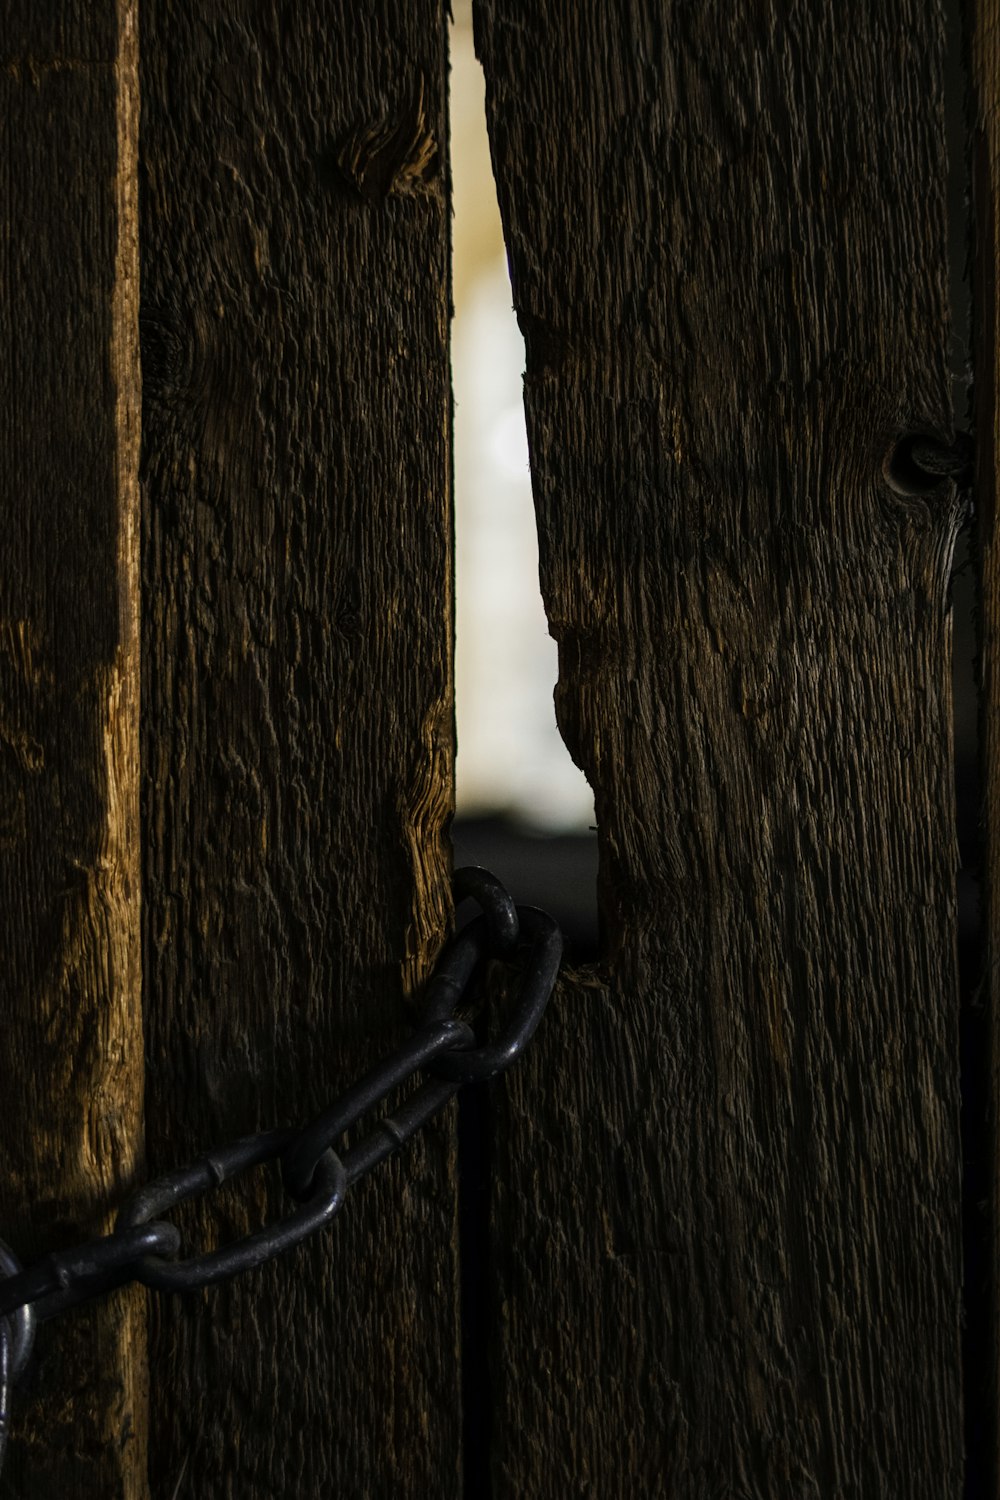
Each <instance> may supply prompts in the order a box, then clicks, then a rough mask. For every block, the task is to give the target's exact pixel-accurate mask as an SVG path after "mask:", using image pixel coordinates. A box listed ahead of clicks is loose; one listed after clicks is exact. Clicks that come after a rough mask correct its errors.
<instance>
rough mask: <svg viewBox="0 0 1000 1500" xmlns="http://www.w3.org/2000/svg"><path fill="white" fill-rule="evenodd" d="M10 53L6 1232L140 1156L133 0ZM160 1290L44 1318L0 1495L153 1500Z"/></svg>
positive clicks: (1, 636) (5, 347) (5, 240)
mask: <svg viewBox="0 0 1000 1500" xmlns="http://www.w3.org/2000/svg"><path fill="white" fill-rule="evenodd" d="M2 30H3V42H2V52H0V305H2V319H3V335H2V355H0V451H2V453H3V463H2V465H0V512H2V516H3V545H2V547H0V909H2V911H3V923H2V934H3V935H2V938H0V1015H2V1018H3V1046H2V1048H0V1136H2V1142H3V1170H2V1172H0V1234H2V1235H3V1237H4V1238H5V1239H6V1240H8V1241H9V1242H11V1243H12V1244H13V1245H14V1246H15V1248H16V1249H17V1250H18V1252H19V1253H20V1254H21V1255H22V1257H24V1258H26V1259H30V1258H33V1257H35V1256H37V1255H39V1254H41V1253H42V1252H44V1251H47V1250H52V1249H56V1248H59V1247H61V1246H64V1245H66V1244H69V1243H72V1242H73V1241H75V1240H78V1239H80V1238H81V1237H82V1236H84V1235H87V1234H96V1233H99V1232H101V1231H103V1230H104V1229H106V1228H108V1227H110V1222H111V1218H112V1215H111V1213H110V1210H111V1208H113V1206H114V1205H115V1204H116V1203H117V1202H119V1201H120V1200H121V1198H122V1196H123V1193H124V1191H125V1189H126V1188H127V1186H128V1184H129V1182H130V1180H131V1179H132V1177H133V1174H134V1172H135V1171H136V1169H137V1167H138V1166H139V1165H140V1164H141V1140H142V1119H141V1112H142V1069H143V1050H142V1016H141V1005H140V977H141V969H140V956H141V955H140V924H139V725H138V709H139V640H138V613H137V605H138V562H139V537H138V493H139V486H138V470H139V337H138V332H139V330H138V243H137V215H136V202H135V194H136V150H137V135H138V107H137V103H138V101H137V52H136V40H137V37H136V7H135V4H134V3H133V0H100V3H83V0H62V3H60V4H54V5H42V6H36V5H28V4H22V3H15V4H14V5H13V6H10V5H8V6H6V7H5V13H4V20H3V28H2ZM146 1400H147V1392H146V1369H145V1309H144V1302H143V1296H142V1293H139V1292H130V1293H123V1294H121V1295H120V1296H117V1297H115V1298H112V1299H109V1300H108V1301H105V1302H103V1303H101V1304H100V1305H99V1306H94V1307H92V1308H91V1309H90V1310H81V1311H79V1312H78V1313H76V1314H74V1315H73V1316H72V1317H70V1318H66V1319H64V1320H62V1321H60V1322H59V1323H55V1324H51V1325H48V1326H47V1327H45V1328H44V1329H43V1330H42V1332H41V1335H40V1337H39V1340H38V1359H37V1362H36V1363H35V1364H34V1366H33V1367H32V1369H31V1372H30V1376H29V1379H28V1388H27V1389H26V1390H25V1391H24V1392H23V1393H22V1394H21V1396H20V1399H19V1400H18V1401H17V1402H16V1403H15V1425H14V1437H13V1440H12V1447H11V1452H10V1455H9V1457H8V1461H7V1464H6V1466H5V1469H4V1475H3V1493H4V1495H5V1496H10V1497H12V1500H13V1497H15V1496H25V1497H27V1496H31V1497H32V1500H42V1497H47V1496H60V1497H68V1496H101V1497H102V1500H105V1497H107V1500H116V1497H120V1500H141V1497H144V1496H146V1494H147V1490H146V1474H145V1469H146V1436H145V1428H146Z"/></svg>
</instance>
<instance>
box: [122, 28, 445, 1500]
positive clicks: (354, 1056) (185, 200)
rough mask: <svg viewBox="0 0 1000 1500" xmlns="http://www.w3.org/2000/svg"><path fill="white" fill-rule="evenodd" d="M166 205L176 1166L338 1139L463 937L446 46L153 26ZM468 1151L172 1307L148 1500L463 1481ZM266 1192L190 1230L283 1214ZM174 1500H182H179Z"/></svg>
mask: <svg viewBox="0 0 1000 1500" xmlns="http://www.w3.org/2000/svg"><path fill="white" fill-rule="evenodd" d="M142 91H143V110H142V130H141V161H142V168H141V171H142V175H141V185H142V190H141V210H142V241H143V244H142V286H143V305H142V320H143V375H144V382H145V399H144V437H143V473H144V484H145V498H146V508H145V518H146V523H145V530H144V538H143V549H144V550H143V580H144V589H145V601H146V602H145V611H144V627H143V628H144V637H143V645H144V658H143V660H144V669H143V751H144V774H143V798H144V801H143V820H144V824H143V826H144V832H145V854H144V861H145V862H144V876H145V881H146V892H147V900H146V906H145V913H146V915H145V927H144V934H145V949H144V953H145V961H146V975H147V981H148V987H149V1009H148V1016H149V1028H148V1047H149V1068H150V1073H149V1080H148V1092H149V1102H148V1121H149V1127H148V1142H149V1151H150V1156H151V1161H152V1164H154V1165H155V1166H157V1167H168V1166H171V1165H173V1164H175V1163H178V1162H181V1161H183V1160H185V1159H187V1158H189V1157H190V1156H191V1155H192V1154H193V1153H194V1154H197V1153H198V1152H199V1151H201V1150H202V1149H204V1148H205V1147H207V1146H209V1145H211V1144H212V1143H215V1142H219V1141H222V1140H226V1139H229V1138H231V1137H234V1136H239V1135H240V1134H241V1133H244V1132H246V1131H249V1130H252V1129H254V1128H256V1127H257V1126H258V1125H259V1124H264V1125H270V1124H272V1123H274V1122H283V1121H296V1120H300V1119H303V1118H306V1117H308V1116H309V1114H310V1113H311V1112H313V1111H315V1110H316V1109H318V1108H319V1107H320V1106H321V1105H322V1104H324V1103H325V1102H327V1100H328V1099H329V1097H330V1096H331V1095H332V1094H334V1093H335V1092H336V1091H337V1090H338V1089H339V1088H340V1087H342V1086H343V1085H344V1084H345V1083H346V1082H347V1081H348V1080H349V1079H351V1078H353V1077H354V1076H355V1075H356V1074H357V1073H358V1071H359V1069H360V1068H361V1066H362V1065H363V1064H364V1063H366V1062H367V1061H370V1060H372V1059H373V1058H374V1057H375V1056H377V1055H379V1054H380V1053H381V1052H382V1051H384V1050H385V1049H386V1048H387V1047H388V1046H390V1045H391V1044H392V1043H393V1042H394V1041H395V1040H397V1039H399V1037H400V1036H401V1035H402V1034H403V1032H404V995H405V993H406V991H407V989H408V988H409V987H410V986H411V985H412V983H413V982H414V981H415V980H416V979H417V978H418V977H422V975H423V974H424V973H425V972H426V968H427V963H428V959H429V957H430V955H431V953H432V950H433V949H434V948H435V947H436V945H437V944H438V943H439V942H440V940H441V937H442V936H443V933H444V929H445V926H446V922H447V919H448V910H449V896H448V885H447V868H448V865H447V849H446V843H445V840H444V836H443V829H444V825H445V823H446V821H447V818H448V816H449V814H450V811H451V799H452V754H453V729H452V705H451V693H452V668H451V651H450V612H451V582H450V555H451V540H450V524H451V512H450V500H449V479H448V475H449V446H448V426H449V395H448V353H447V334H448V299H447V275H448V271H447V254H448V198H447V191H446V177H445V174H444V170H443V164H442V153H443V150H444V142H445V139H446V133H447V126H446V92H445V91H446V41H445V18H444V15H443V12H442V10H441V7H440V6H439V5H438V4H437V3H436V0H406V3H404V4H399V3H397V0H392V3H390V0H381V3H377V4H373V5H365V6H358V5H355V4H354V3H351V0H333V3H331V0H323V3H319V0H315V3H314V0H309V3H306V4H301V5H296V6H278V5H271V4H266V5H261V4H257V3H251V0H226V3H224V4H218V3H213V4H207V3H205V4H196V5H191V4H189V3H183V4H182V3H180V0H176V3H175V0H149V3H147V4H145V5H144V8H143V22H142ZM452 1135H453V1129H452V1125H451V1122H450V1121H444V1122H442V1123H441V1125H440V1126H439V1128H438V1129H436V1130H432V1131H430V1132H427V1133H425V1134H424V1135H423V1136H422V1137H421V1141H420V1143H419V1144H417V1145H415V1146H414V1147H413V1148H412V1149H409V1150H408V1151H407V1152H406V1154H405V1158H404V1159H402V1160H401V1161H397V1162H396V1163H393V1164H390V1165H389V1166H388V1167H387V1168H385V1169H383V1170H382V1171H381V1173H380V1174H379V1176H378V1178H377V1180H370V1181H369V1182H367V1183H365V1184H364V1185H362V1186H361V1187H359V1188H358V1189H357V1190H356V1192H355V1193H354V1194H352V1196H351V1197H350V1198H349V1200H348V1203H347V1206H346V1208H345V1209H344V1211H343V1213H342V1215H341V1218H340V1219H339V1221H338V1223H337V1224H336V1226H334V1228H333V1229H332V1230H331V1231H330V1232H329V1233H328V1234H325V1235H323V1236H322V1237H320V1238H318V1239H316V1240H314V1241H312V1242H310V1243H309V1245H308V1246H307V1247H304V1248H302V1249H301V1250H299V1251H297V1252H295V1253H293V1254H291V1255H290V1256H288V1257H287V1258H286V1259H285V1260H283V1261H281V1262H280V1263H276V1264H274V1265H273V1266H271V1267H269V1268H267V1269H265V1270H263V1271H262V1272H260V1273H258V1274H254V1275H251V1276H248V1277H245V1278H243V1279H241V1280H239V1281H238V1282H234V1283H232V1284H230V1285H228V1286H226V1287H223V1288H220V1289H218V1290H216V1291H213V1292H211V1293H209V1294H207V1295H205V1296H204V1297H203V1298H195V1299H193V1300H191V1301H169V1300H167V1301H163V1302H158V1303H157V1308H156V1314H155V1317H156V1322H155V1331H154V1344H153V1355H152V1382H153V1398H152V1404H153V1410H154V1419H153V1423H154V1425H153V1457H152V1467H151V1473H152V1492H153V1495H154V1496H155V1497H158V1500H171V1497H173V1496H174V1494H175V1493H176V1494H177V1495H178V1496H179V1497H181V1500H183V1497H185V1496H188V1495H191V1496H205V1495H213V1496H218V1497H220V1500H221V1497H227V1496H231V1497H234V1500H235V1497H239V1500H245V1497H246V1496H249V1495H253V1496H267V1495H273V1496H275V1497H278V1496H280V1497H288V1496H295V1497H296V1500H308V1497H311V1496H315V1497H317V1500H319V1497H324V1500H326V1497H329V1496H331V1495H345V1496H346V1495H351V1496H365V1495H372V1496H381V1495H393V1496H394V1497H404V1496H413V1497H419V1500H426V1497H427V1496H428V1495H434V1496H437V1495H441V1496H451V1495H455V1494H456V1493H457V1489H458V1468H459V1453H458V1438H459V1422H460V1418H459V1410H458V1367H457V1349H456V1344H457V1325H456V1295H455V1287H456V1245H455V1235H454V1230H455V1224H454V1216H455V1195H454V1190H453V1183H452V1176H453V1159H452V1157H453V1148H452ZM283 1208H284V1200H283V1199H282V1196H281V1193H280V1190H279V1188H278V1186H277V1183H276V1180H275V1178H274V1177H273V1176H272V1177H268V1176H267V1174H266V1173H262V1174H261V1175H260V1176H255V1177H254V1178H252V1179H251V1180H249V1181H248V1182H247V1183H245V1184H243V1185H241V1187H240V1189H239V1190H238V1191H237V1192H235V1193H234V1194H233V1195H232V1196H231V1197H230V1198H229V1199H228V1200H227V1204H226V1207H225V1208H224V1210H223V1211H221V1213H220V1209H219V1206H218V1204H217V1203H208V1204H205V1205H199V1206H198V1208H197V1209H195V1210H194V1211H192V1212H191V1213H189V1214H188V1215H186V1216H181V1218H182V1219H183V1224H184V1227H185V1232H186V1234H187V1235H188V1238H189V1242H190V1244H191V1245H192V1246H197V1245H204V1244H208V1243H212V1242H213V1237H216V1236H232V1235H234V1234H237V1233H239V1232H240V1230H241V1229H242V1228H243V1227H245V1226H247V1225H256V1224H257V1223H258V1222H260V1221H262V1219H263V1218H264V1217H265V1216H267V1215H274V1214H278V1213H280V1212H282V1211H283ZM177 1485H179V1486H180V1487H179V1489H176V1490H175V1486H177Z"/></svg>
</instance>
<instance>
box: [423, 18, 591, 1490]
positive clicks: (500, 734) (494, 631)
mask: <svg viewBox="0 0 1000 1500" xmlns="http://www.w3.org/2000/svg"><path fill="white" fill-rule="evenodd" d="M471 9H472V6H471V0H454V3H453V5H452V13H453V23H452V29H451V47H450V53H451V96H450V101H449V118H450V152H449V157H450V172H451V183H452V210H453V226H452V247H453V250H452V292H453V300H454V324H453V334H452V388H453V395H454V408H455V412H454V415H455V423H454V429H455V450H454V451H455V517H456V650H455V659H456V717H457V727H458V757H457V768H456V771H457V804H458V810H457V816H456V818H455V822H454V824H453V827H452V841H453V845H454V856H455V864H456V866H458V865H467V864H480V865H485V866H487V867H488V868H489V869H491V870H493V871H494V872H495V873H496V874H497V875H498V876H499V877H500V879H501V880H502V881H503V882H504V884H505V885H507V887H508V888H509V890H510V891H511V893H512V895H513V896H514V897H515V899H516V900H517V901H518V902H519V903H521V904H528V905H534V906H539V907H542V908H544V909H546V910H548V911H550V912H551V913H552V915H553V916H554V917H555V919H556V921H557V922H558V923H559V925H560V927H562V929H563V932H564V934H565V937H566V940H567V953H568V954H569V956H570V957H571V958H572V959H573V960H574V961H576V962H585V961H588V960H590V959H592V958H593V957H595V956H596V951H597V894H596V892H597V839H596V830H595V829H594V827H593V824H594V822H595V819H594V812H593V798H592V795H591V793H590V790H589V788H588V787H587V785H586V782H585V780H584V778H583V775H582V773H581V772H579V771H578V770H577V768H576V767H575V766H574V765H573V763H572V761H571V759H570V756H569V752H568V751H567V749H566V747H565V745H564V744H563V742H562V739H561V737H560V735H559V732H558V729H557V727H556V720H555V709H554V705H553V701H552V693H553V688H554V685H555V679H556V673H557V653H556V647H555V642H554V641H553V640H552V639H551V638H550V636H549V634H548V626H547V622H546V618H545V611H544V607H543V604H542V599H541V592H540V589H539V585H538V552H537V540H536V534H535V519H534V511H533V505H532V497H531V487H530V479H529V474H528V453H527V434H526V430H525V420H524V407H523V400H522V390H521V377H522V372H523V368H524V364H523V361H524V346H523V340H522V338H521V334H520V330H519V329H518V326H517V322H516V319H515V316H514V312H513V308H512V294H511V288H510V281H509V277H508V272H507V261H506V254H505V249H504V243H503V234H502V230H501V225H500V213H499V208H498V204H497V197H496V184H495V182H494V179H493V171H492V166H491V163H490V154H489V143H488V137H487V131H486V108H485V84H484V80H483V75H482V69H481V67H480V66H479V63H478V61H477V60H476V57H475V53H474V48H473V39H472V15H471ZM491 1099H492V1096H491V1093H490V1089H489V1086H485V1085H484V1086H482V1087H476V1088H469V1089H465V1090H463V1091H462V1093H461V1095H460V1096H459V1109H458V1177H459V1257H460V1316H461V1357H462V1402H463V1416H462V1423H463V1428H462V1431H463V1469H464V1494H465V1496H466V1497H468V1500H489V1497H490V1494H491V1464H492V1443H491V1427H492V1416H493V1388H492V1382H491V1368H490V1353H491V1345H492V1343H493V1333H494V1326H493V1325H494V1316H495V1307H496V1286H495V1280H496V1266H495V1262H494V1261H493V1259H492V1256H493V1247H492V1238H491V1235H492V1229H491V1222H490V1203H491V1196H492V1194H491V1187H492V1183H491V1178H492V1171H493V1121H492V1103H491Z"/></svg>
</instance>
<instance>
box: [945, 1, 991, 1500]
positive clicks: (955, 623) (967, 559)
mask: <svg viewBox="0 0 1000 1500" xmlns="http://www.w3.org/2000/svg"><path fill="white" fill-rule="evenodd" d="M946 25H947V58H946V68H945V111H946V120H945V124H946V130H947V140H948V156H949V171H948V252H949V283H950V298H951V323H952V340H951V350H950V360H951V375H952V390H953V405H954V411H955V425H956V427H957V428H968V426H969V424H970V422H971V417H972V389H971V352H970V351H971V315H972V308H971V286H970V275H969V269H970V253H971V244H970V227H971V226H970V196H971V193H970V172H969V141H968V123H967V116H966V110H967V105H968V88H969V82H968V38H967V37H966V36H965V34H964V4H963V0H948V4H947V7H946ZM975 547H976V542H975V530H974V518H971V517H970V520H969V522H968V523H967V524H966V526H965V527H964V528H963V530H962V533H961V535H960V537H959V539H958V544H957V546H956V549H955V565H954V571H953V578H952V702H953V707H954V756H955V760H954V764H955V813H956V829H957V836H958V852H959V870H958V889H957V911H958V973H959V996H960V1011H959V1047H960V1070H961V1097H962V1115H961V1134H962V1256H963V1328H962V1375H963V1399H964V1424H965V1453H966V1466H965V1484H964V1496H965V1500H986V1497H987V1496H988V1495H989V1496H992V1484H991V1473H990V1469H991V1463H990V1455H991V1453H992V1435H991V1434H992V1426H993V1422H994V1416H993V1413H992V1411H991V1401H990V1370H991V1320H990V1318H989V1316H988V1305H989V1291H990V1235H989V1216H988V1205H989V1197H990V1166H989V1151H988V1149H987V1144H988V1129H987V1126H988V1108H989V1060H988V1045H987V1044H988V1026H987V1017H986V1014H985V1009H984V1006H983V1003H982V979H983V973H982V966H983V953H984V947H983V943H984V929H983V912H982V843H981V830H980V809H981V806H982V782H981V776H980V770H979V695H978V683H977V677H978V672H977V653H978V646H977V611H978V597H977V588H976V580H977V575H978V568H977V566H976V556H975Z"/></svg>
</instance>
